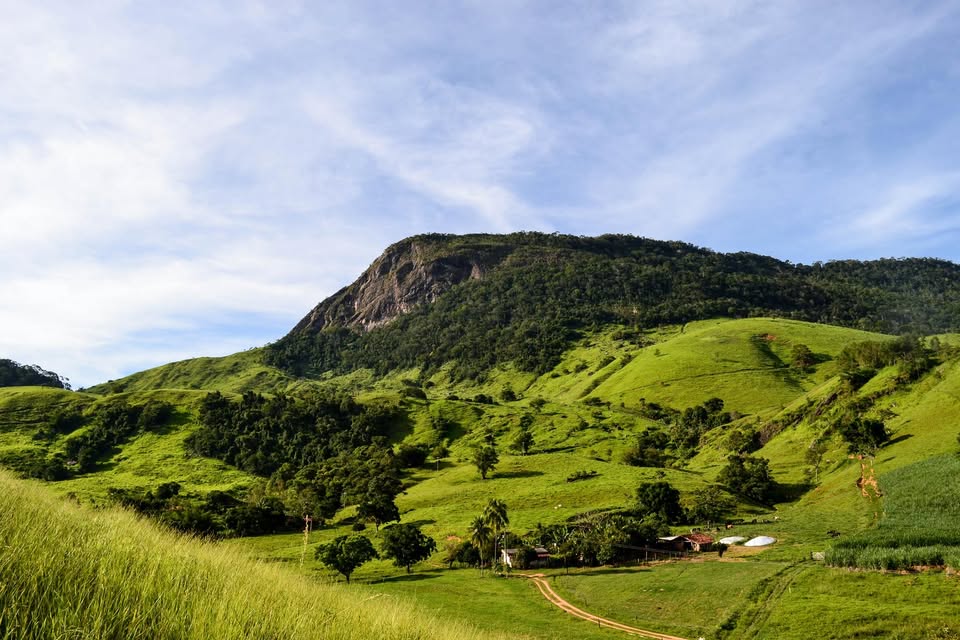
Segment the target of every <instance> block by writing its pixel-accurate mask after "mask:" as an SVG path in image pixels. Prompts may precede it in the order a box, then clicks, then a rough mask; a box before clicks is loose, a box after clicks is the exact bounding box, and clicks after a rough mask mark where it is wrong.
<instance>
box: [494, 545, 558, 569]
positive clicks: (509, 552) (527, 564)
mask: <svg viewBox="0 0 960 640" xmlns="http://www.w3.org/2000/svg"><path fill="white" fill-rule="evenodd" d="M500 560H501V561H502V562H503V564H505V565H507V566H508V567H510V568H511V569H513V568H517V569H538V568H540V567H546V566H547V565H549V564H550V553H549V552H548V551H547V550H546V549H544V548H543V547H533V548H530V547H525V548H523V549H502V550H501V551H500Z"/></svg>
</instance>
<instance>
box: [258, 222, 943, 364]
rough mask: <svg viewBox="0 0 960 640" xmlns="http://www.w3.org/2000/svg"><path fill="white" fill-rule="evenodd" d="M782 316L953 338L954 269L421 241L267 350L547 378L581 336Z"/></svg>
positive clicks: (493, 238)
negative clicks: (609, 329) (610, 328)
mask: <svg viewBox="0 0 960 640" xmlns="http://www.w3.org/2000/svg"><path fill="white" fill-rule="evenodd" d="M757 316H771V317H782V318H788V319H795V320H804V321H808V322H817V323H822V324H834V325H839V326H846V327H852V328H856V329H861V330H867V331H877V332H883V333H892V334H903V333H918V334H929V333H935V332H943V331H952V330H956V329H957V328H960V266H958V265H956V264H953V263H950V262H947V261H943V260H935V259H929V258H909V259H883V260H873V261H864V262H861V261H854V260H841V261H835V262H827V263H816V264H813V265H802V264H793V263H790V262H787V261H782V260H778V259H776V258H772V257H768V256H761V255H757V254H752V253H745V252H739V253H718V252H715V251H712V250H710V249H705V248H702V247H696V246H694V245H691V244H687V243H682V242H667V241H659V240H651V239H648V238H638V237H633V236H626V235H605V236H599V237H595V238H589V237H579V236H568V235H559V234H543V233H529V232H522V233H513V234H506V235H492V234H472V235H464V236H455V235H441V234H432V235H422V236H413V237H411V238H407V239H405V240H402V241H400V242H398V243H395V244H393V245H391V246H390V247H389V248H387V250H386V251H385V252H384V253H383V254H382V255H381V256H380V257H379V258H377V259H376V260H375V261H374V262H373V264H372V265H371V266H370V267H369V268H368V269H367V270H365V271H364V273H363V274H361V275H360V277H359V278H358V279H357V280H356V281H355V282H354V283H352V284H350V285H348V286H346V287H344V288H343V289H341V290H340V291H338V292H337V293H335V294H334V295H333V296H330V297H329V298H327V299H326V300H323V301H322V302H320V303H319V304H318V305H317V306H316V307H315V308H314V309H313V310H312V311H311V312H310V313H309V314H307V316H305V317H304V318H303V320H301V321H300V322H299V323H298V324H297V325H296V326H295V327H294V328H293V329H292V330H291V331H290V333H288V334H287V335H286V336H285V337H283V338H282V339H280V340H279V341H277V342H276V343H274V344H272V345H270V346H269V347H268V348H267V351H266V358H267V362H268V363H269V364H272V365H274V366H277V367H278V368H280V369H283V370H285V371H287V372H289V373H291V374H294V375H297V376H306V377H316V376H318V375H321V374H323V373H325V372H336V373H344V372H347V371H351V370H354V369H358V368H369V369H373V370H375V371H377V372H379V373H384V372H386V371H390V370H395V369H403V368H409V367H423V368H424V369H425V370H435V369H437V368H439V367H441V366H443V365H445V364H447V363H450V362H453V363H455V366H456V368H457V371H458V375H460V376H463V377H475V376H477V375H479V374H481V373H483V372H484V371H487V370H489V369H490V368H491V367H493V366H495V365H498V364H505V363H508V362H510V363H513V364H515V365H516V366H518V367H519V368H520V369H523V370H525V371H532V372H541V373H542V372H543V371H546V370H549V369H550V368H552V367H553V366H554V365H555V364H556V362H557V361H558V359H559V357H560V355H561V354H562V353H563V351H564V350H565V349H567V348H568V347H569V346H570V345H571V344H572V343H573V341H574V340H576V339H577V338H578V337H579V336H580V335H581V334H582V331H583V330H584V329H587V328H590V327H598V326H604V325H622V326H626V327H633V328H636V329H650V328H653V327H656V326H660V325H663V324H680V323H684V322H689V321H693V320H704V319H709V318H717V317H729V318H745V317H757Z"/></svg>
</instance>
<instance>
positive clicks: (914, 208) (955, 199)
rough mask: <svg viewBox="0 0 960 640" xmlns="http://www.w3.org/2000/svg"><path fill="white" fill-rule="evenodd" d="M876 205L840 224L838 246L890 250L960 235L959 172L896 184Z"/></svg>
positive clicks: (877, 198)
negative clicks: (895, 244) (941, 236)
mask: <svg viewBox="0 0 960 640" xmlns="http://www.w3.org/2000/svg"><path fill="white" fill-rule="evenodd" d="M875 201H876V204H875V205H874V206H873V208H871V209H868V210H867V211H863V212H859V213H856V214H854V215H853V216H851V217H850V218H849V220H844V221H840V222H839V231H840V234H839V237H840V238H841V243H843V244H846V245H847V246H851V247H861V246H864V245H868V246H869V245H877V244H881V245H888V246H889V245H890V244H891V243H892V242H900V243H904V244H907V243H909V242H911V241H916V240H918V239H919V240H922V239H924V238H929V237H930V236H935V235H939V234H943V233H948V232H953V233H956V232H960V172H951V173H946V174H941V175H926V176H921V177H919V178H916V179H913V180H907V181H903V182H898V183H895V184H893V185H891V186H890V187H888V188H887V189H885V190H884V191H883V192H882V193H880V194H878V195H877V196H876V197H875ZM944 214H946V215H944Z"/></svg>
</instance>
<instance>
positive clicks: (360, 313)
mask: <svg viewBox="0 0 960 640" xmlns="http://www.w3.org/2000/svg"><path fill="white" fill-rule="evenodd" d="M471 238H474V239H476V241H470V240H471ZM482 238H483V236H473V237H471V236H446V235H438V234H434V235H427V236H414V237H412V238H407V239H406V240H402V241H400V242H398V243H396V244H393V245H391V246H390V247H388V248H387V250H386V251H384V252H383V254H382V255H381V256H380V257H379V258H377V259H376V260H374V262H373V264H371V265H370V266H369V267H368V268H367V270H366V271H364V272H363V274H361V275H360V277H359V278H357V280H356V281H355V282H354V283H353V284H351V285H349V286H346V287H344V288H343V289H341V290H340V291H338V292H337V293H335V294H333V295H332V296H330V297H329V298H327V299H326V300H324V301H323V302H321V303H320V304H318V305H317V306H316V307H314V309H313V310H312V311H310V313H308V314H307V315H306V317H304V318H303V320H301V321H300V322H299V323H298V324H297V326H296V327H294V329H293V331H292V333H302V332H311V333H312V332H316V331H321V330H323V329H324V328H327V327H350V328H355V329H362V330H364V331H367V330H370V329H373V328H374V327H378V326H381V325H383V324H386V323H388V322H390V321H391V320H393V319H394V318H396V317H397V316H400V315H402V314H404V313H407V312H409V311H411V310H412V309H414V308H415V307H417V306H419V305H422V304H428V303H432V302H434V301H435V300H436V299H437V298H438V297H440V296H441V295H442V294H443V293H444V292H446V291H448V290H449V289H450V288H451V287H453V286H455V285H458V284H460V283H461V282H464V281H467V280H479V279H481V278H483V277H484V275H485V274H486V273H488V272H489V271H490V270H491V269H493V268H495V267H496V266H497V265H498V264H500V262H502V261H503V259H504V258H505V257H506V256H507V255H509V253H510V252H511V247H509V246H506V245H504V244H502V243H484V242H482ZM454 240H455V241H454Z"/></svg>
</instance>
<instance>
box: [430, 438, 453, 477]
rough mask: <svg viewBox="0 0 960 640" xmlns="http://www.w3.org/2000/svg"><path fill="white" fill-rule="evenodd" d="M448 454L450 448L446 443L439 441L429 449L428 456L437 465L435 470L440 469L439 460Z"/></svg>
mask: <svg viewBox="0 0 960 640" xmlns="http://www.w3.org/2000/svg"><path fill="white" fill-rule="evenodd" d="M449 455H450V449H449V447H447V443H446V442H444V441H440V442H438V443H437V444H435V445H434V446H433V448H432V449H430V457H431V458H433V461H434V462H435V463H436V465H437V471H440V461H441V460H443V459H444V458H446V457H447V456H449Z"/></svg>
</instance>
